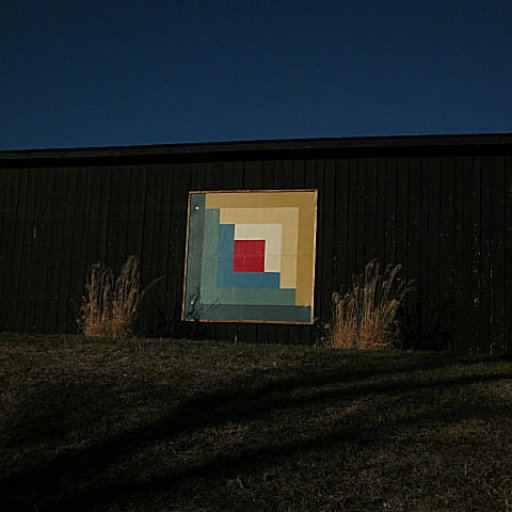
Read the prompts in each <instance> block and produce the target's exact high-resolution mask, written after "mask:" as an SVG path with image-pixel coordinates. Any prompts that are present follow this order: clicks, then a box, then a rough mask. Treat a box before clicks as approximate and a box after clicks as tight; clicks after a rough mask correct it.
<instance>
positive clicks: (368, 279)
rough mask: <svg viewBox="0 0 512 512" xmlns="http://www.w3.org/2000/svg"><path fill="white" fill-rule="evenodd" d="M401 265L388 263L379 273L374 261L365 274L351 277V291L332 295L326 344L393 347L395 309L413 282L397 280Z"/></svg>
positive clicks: (395, 326)
mask: <svg viewBox="0 0 512 512" xmlns="http://www.w3.org/2000/svg"><path fill="white" fill-rule="evenodd" d="M400 269H401V266H400V265H396V266H394V267H393V266H392V265H389V266H388V267H387V268H386V271H385V272H384V275H383V276H382V275H381V274H380V273H379V270H380V265H379V263H378V262H377V261H376V260H372V261H370V262H369V263H368V264H367V265H366V269H365V272H364V274H361V275H360V276H354V277H353V283H352V290H351V291H349V292H348V293H346V294H345V295H341V294H340V293H338V292H334V293H333V295H332V325H331V326H330V328H329V335H328V338H327V340H328V343H329V345H331V346H333V347H335V348H359V349H383V348H390V347H392V346H393V345H394V344H395V343H396V341H397V339H398V334H399V323H398V321H397V318H396V314H397V311H398V309H399V307H400V305H401V304H402V302H403V300H404V297H405V295H406V294H407V293H409V292H410V291H412V290H413V288H412V281H410V282H409V283H405V282H403V281H400V280H399V278H398V274H399V272H400Z"/></svg>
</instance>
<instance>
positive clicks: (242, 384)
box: [0, 335, 512, 512]
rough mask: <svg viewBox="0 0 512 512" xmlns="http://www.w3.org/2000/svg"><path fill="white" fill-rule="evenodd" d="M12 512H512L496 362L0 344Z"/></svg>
mask: <svg viewBox="0 0 512 512" xmlns="http://www.w3.org/2000/svg"><path fill="white" fill-rule="evenodd" d="M0 393H1V394H0V398H1V399H0V449H1V451H0V503H1V509H2V510H5V511H9V512H11V511H23V510H34V511H35V510H37V511H39V512H42V511H78V510H84V511H85V510H87V511H95V510H98V511H100V510H101V511H132V510H133V511H152V512H156V511H174V510H176V511H178V510H179V511H185V512H186V511H211V510H219V511H253V510H254V511H256V510H257V511H270V510H275V511H290V512H291V511H315V512H317V511H335V510H339V511H343V510H348V511H359V510H361V511H373V510H375V511H377V510H379V511H386V510H390V511H408V512H409V511H418V512H419V511H443V510H450V511H492V512H498V511H503V512H505V511H510V510H512V364H511V360H510V359H507V358H499V357H484V356H465V357H451V356H449V355H448V354H440V353H400V352H364V353H362V352H353V351H349V352H346V351H335V350H332V349H321V348H308V347H297V346H283V345H280V346H277V345H250V344H232V343H220V342H193V341H185V340H181V341H171V340H122V341H112V340H108V339H101V340H98V339H85V338H80V337H53V338H52V337H21V336H12V335H0Z"/></svg>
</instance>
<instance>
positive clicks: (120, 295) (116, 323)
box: [78, 255, 165, 338]
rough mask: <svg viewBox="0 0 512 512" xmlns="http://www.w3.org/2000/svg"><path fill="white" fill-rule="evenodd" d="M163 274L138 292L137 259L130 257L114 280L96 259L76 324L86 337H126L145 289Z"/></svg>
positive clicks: (131, 328) (110, 271)
mask: <svg viewBox="0 0 512 512" xmlns="http://www.w3.org/2000/svg"><path fill="white" fill-rule="evenodd" d="M164 277H165V276H162V277H159V278H158V279H155V280H153V281H152V282H151V283H150V284H149V285H148V286H147V287H146V288H144V290H142V291H140V262H139V259H138V258H137V256H133V255H132V256H129V257H128V259H127V260H126V263H125V264H124V265H123V267H122V269H121V273H120V274H119V277H118V278H117V279H116V280H115V281H114V273H113V272H112V270H111V269H110V268H108V267H107V266H105V264H103V263H101V262H98V263H94V264H93V265H92V267H91V272H90V276H89V279H88V280H87V281H86V283H85V291H86V294H85V297H84V298H83V302H82V306H81V308H80V318H79V319H78V324H79V327H80V331H81V332H82V333H83V334H84V335H86V336H106V337H114V338H115V337H126V336H131V335H132V334H133V327H134V324H135V320H136V319H137V315H138V312H139V307H140V303H141V301H142V299H143V298H144V295H145V294H146V292H147V291H148V290H149V288H151V287H152V286H153V285H155V284H156V283H157V282H158V281H160V280H161V279H163V278H164Z"/></svg>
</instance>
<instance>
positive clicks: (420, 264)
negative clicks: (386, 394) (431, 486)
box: [0, 151, 512, 352]
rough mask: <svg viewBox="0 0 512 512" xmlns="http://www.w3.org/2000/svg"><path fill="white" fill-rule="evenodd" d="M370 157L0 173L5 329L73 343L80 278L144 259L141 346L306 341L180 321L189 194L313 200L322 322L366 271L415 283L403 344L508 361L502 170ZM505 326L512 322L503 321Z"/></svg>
mask: <svg viewBox="0 0 512 512" xmlns="http://www.w3.org/2000/svg"><path fill="white" fill-rule="evenodd" d="M418 153H419V152H418V151H416V152H412V151H411V152H410V153H409V154H401V153H400V152H396V154H393V153H389V154H386V155H381V156H375V157H364V156H361V155H359V156H350V157H348V156H347V157H336V158H325V159H322V158H314V159H311V158H308V157H307V156H306V157H304V158H302V157H301V158H292V157H293V155H292V156H291V157H290V158H292V159H289V160H286V159H281V158H273V159H270V158H268V159H262V160H255V159H248V160H245V161H243V160H236V161H224V162H222V161H213V162H212V161H206V159H205V161H196V162H188V163H187V162H184V163H183V162H182V163H176V162H175V163H172V162H168V163H155V164H139V163H137V164H133V165H131V164H123V165H120V164H119V165H109V164H108V163H102V162H98V163H97V164H95V165H89V166H87V165H73V166H69V167H64V166H61V167H59V166H53V167H52V166H46V167H44V166H43V167H33V168H0V331H22V332H36V333H64V332H71V333H73V332H77V326H76V318H77V316H78V311H79V306H80V300H81V296H82V295H83V286H84V279H85V274H86V270H87V269H88V268H89V267H90V265H91V264H92V263H93V262H95V261H104V262H105V263H106V264H108V265H109V266H111V267H112V268H114V269H115V271H116V272H117V271H118V270H119V268H120V266H121V264H122V263H123V262H124V261H125V260H126V258H127V256H128V255H130V254H136V255H138V256H139V257H140V258H141V261H142V271H143V282H144V283H147V282H149V281H150V280H152V279H154V278H156V277H158V276H161V275H164V274H165V275H166V276H167V278H166V279H165V281H163V282H161V283H160V284H158V285H157V286H156V287H155V288H153V289H152V290H151V292H150V293H149V294H148V295H147V300H146V302H145V304H144V307H143V311H142V316H141V318H140V321H139V324H140V325H139V328H140V332H141V333H144V334H147V335H156V336H168V335H174V336H195V337H204V338H217V339H228V340H233V339H235V337H236V338H237V339H239V340H252V341H261V342H266V341H270V342H277V341H279V342H287V343H313V342H314V340H315V338H316V336H317V335H318V331H317V330H316V329H315V328H313V327H309V326H306V327H300V326H289V327H288V326H282V325H248V324H243V325H236V324H208V325H199V326H197V325H190V324H183V323H181V322H179V321H178V319H179V317H180V307H181V295H182V284H183V263H184V252H185V234H186V217H187V197H188V191H190V190H218V189H235V190H236V189H287V188H290V189H292V188H293V189H297V188H317V189H318V192H319V202H318V239H317V269H316V288H315V290H316V291H315V301H316V306H315V307H316V316H317V317H319V318H321V319H322V320H324V321H328V319H329V315H330V296H331V293H332V292H333V290H338V289H340V288H344V287H347V286H348V285H349V284H350V283H351V276H352V274H353V273H360V272H362V270H363V268H364V265H365V264H366V262H367V261H369V260H370V259H371V258H378V259H379V260H380V261H381V262H386V263H401V264H402V265H403V275H404V278H406V279H415V280H416V291H415V292H414V294H412V295H410V296H409V298H408V300H407V307H406V310H405V312H404V315H403V320H404V322H405V324H406V329H407V333H408V337H407V339H408V340H409V343H414V345H415V346H417V347H440V348H446V349H455V350H462V351H466V350H474V351H479V352H489V351H492V352H498V351H501V352H503V351H508V352H511V351H512V342H511V340H512V265H511V264H510V262H509V260H510V255H511V254H512V252H511V251H512V158H511V156H510V154H504V153H503V152H501V153H500V151H496V152H494V153H492V152H489V151H486V152H485V153H483V152H481V154H479V153H478V152H473V154H472V155H468V154H467V151H466V153H464V152H460V153H459V154H457V152H454V153H453V154H444V153H446V152H444V153H443V152H441V153H440V154H436V152H435V151H429V152H426V153H425V154H423V155H421V154H418ZM509 319H511V320H509Z"/></svg>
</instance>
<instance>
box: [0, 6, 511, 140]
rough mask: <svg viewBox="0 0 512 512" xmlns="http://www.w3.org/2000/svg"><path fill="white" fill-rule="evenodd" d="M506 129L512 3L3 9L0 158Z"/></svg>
mask: <svg viewBox="0 0 512 512" xmlns="http://www.w3.org/2000/svg"><path fill="white" fill-rule="evenodd" d="M495 132H512V1H511V0H478V1H477V0H474V1H471V0H470V1H467V2H464V1H453V0H442V1H437V0H428V1H414V0H408V1H391V0H388V1H364V0H363V1H362V0H356V1H352V0H345V1H342V0H339V1H324V0H319V1H315V2H305V1H303V2H301V1H279V0H261V1H249V0H233V1H220V0H218V1H215V0H211V1H198V0H183V1H180V2H177V1H172V0H169V1H151V0H146V1H130V0H125V1H121V0H118V1H105V0H104V1H82V2H80V1H77V0H74V1H57V0H44V1H43V0H39V1H37V0H33V1H24V0H13V1H11V0H0V149H18V148H50V147H84V146H85V147H88V146H112V145H138V144H167V143H181V142H213V141H229V140H255V139H288V138H305V137H308V138H309V137H312V138H313V137H353V136H368V135H411V134H440V133H495Z"/></svg>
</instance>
